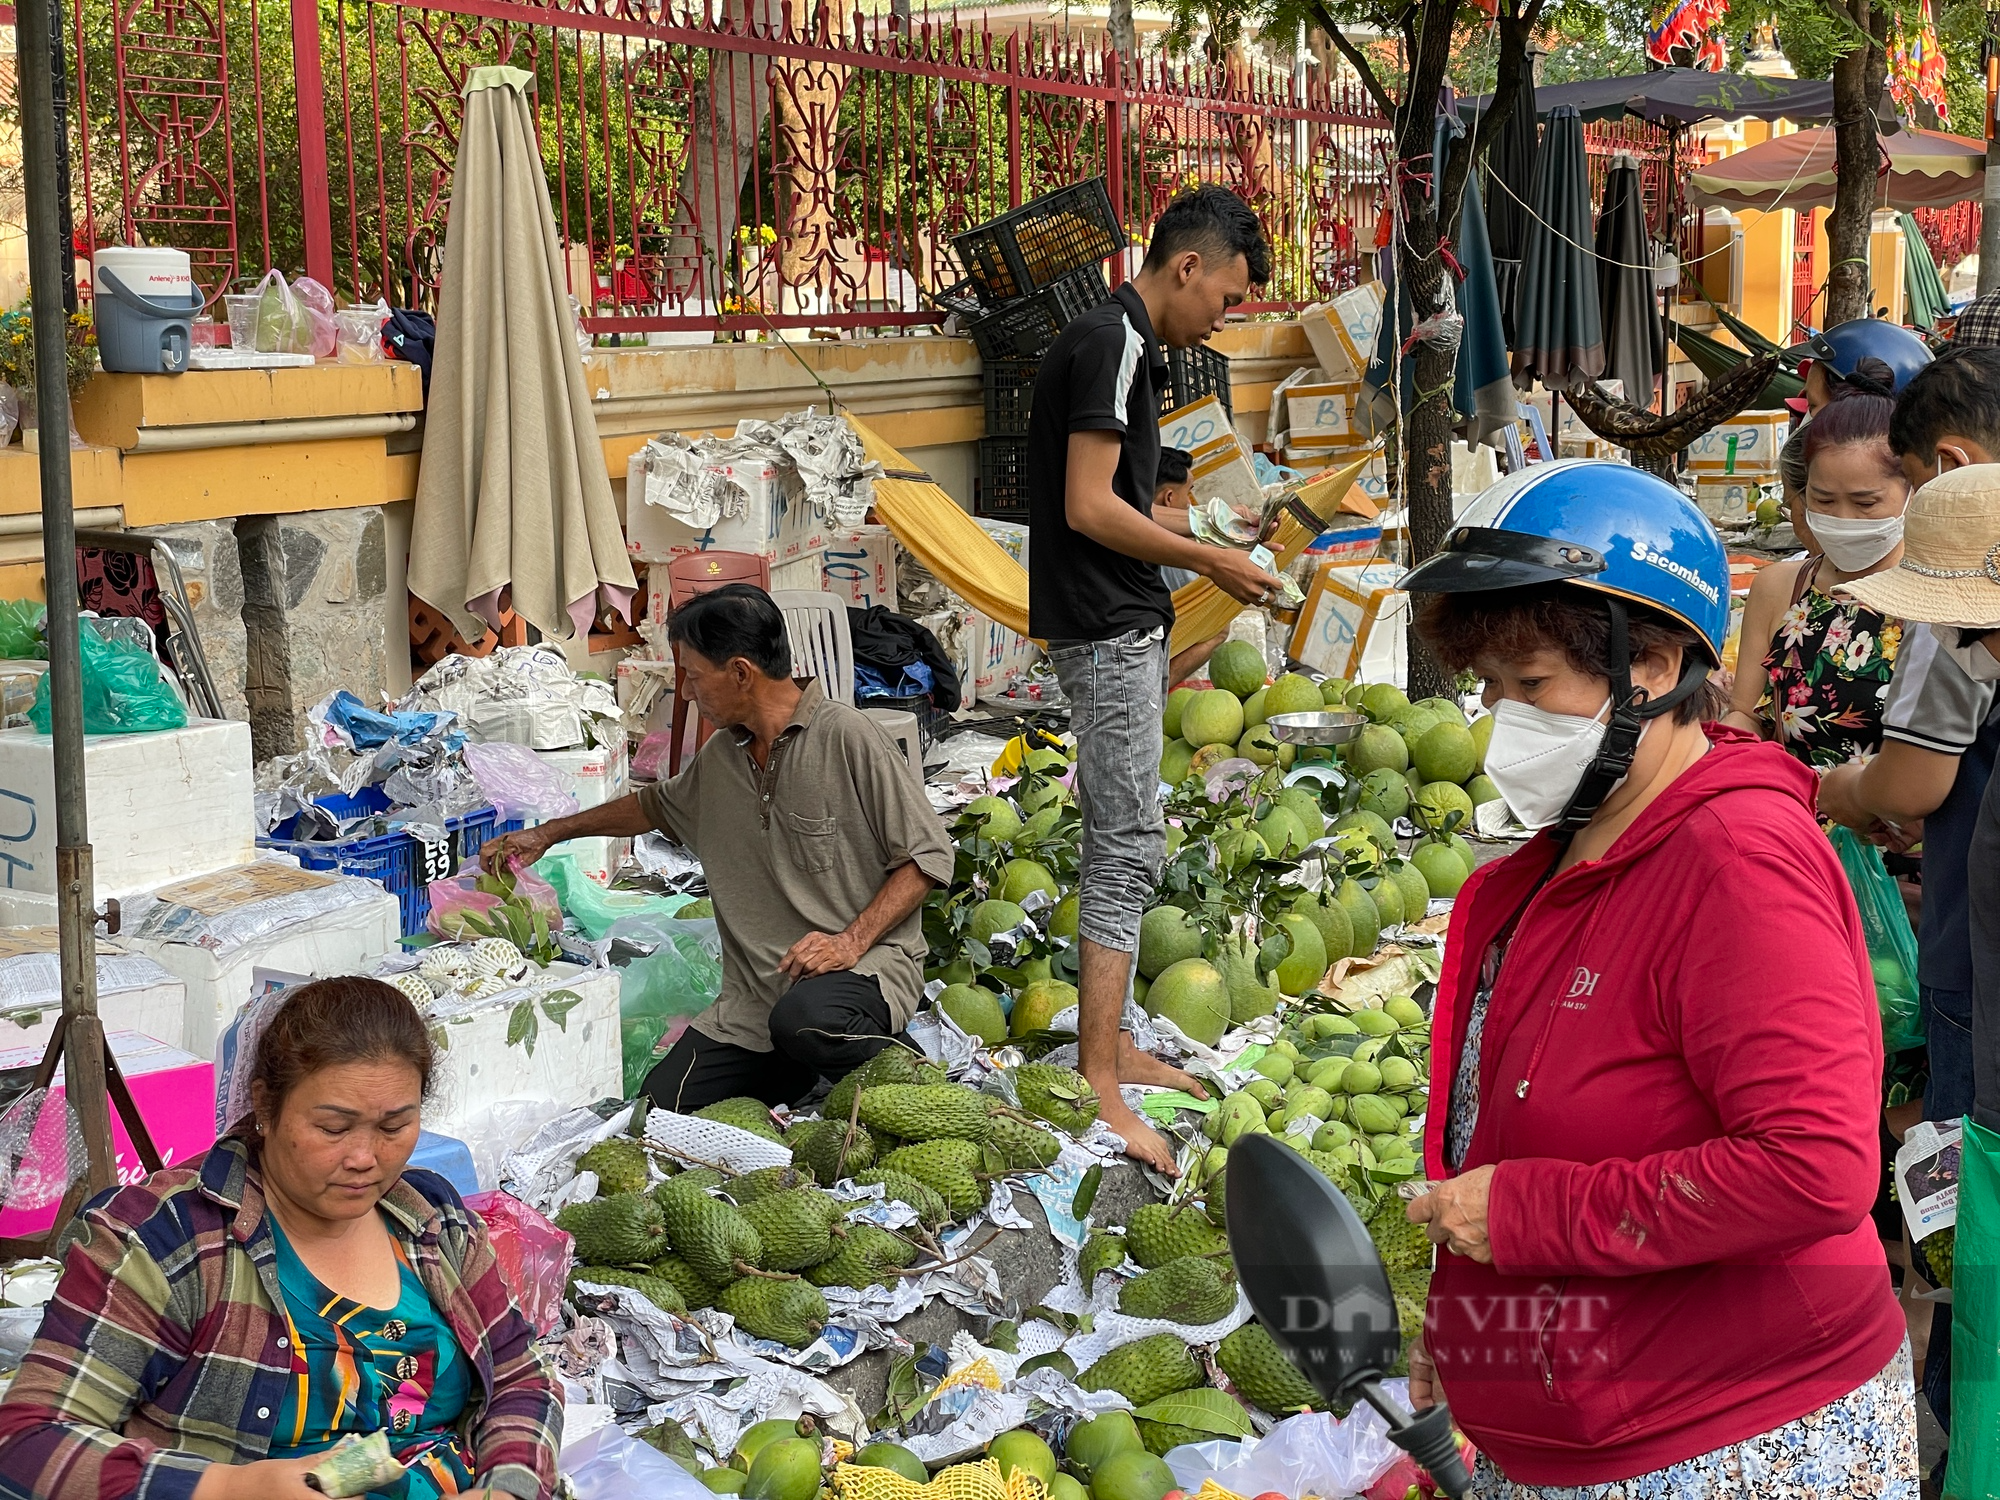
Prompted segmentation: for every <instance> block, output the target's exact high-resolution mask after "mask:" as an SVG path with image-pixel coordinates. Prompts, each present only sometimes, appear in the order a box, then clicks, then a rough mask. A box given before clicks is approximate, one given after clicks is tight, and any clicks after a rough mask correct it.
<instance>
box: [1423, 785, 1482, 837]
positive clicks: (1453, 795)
mask: <svg viewBox="0 0 2000 1500" xmlns="http://www.w3.org/2000/svg"><path fill="white" fill-rule="evenodd" d="M1451 813H1457V814H1458V815H1459V821H1460V822H1470V821H1471V819H1472V798H1470V797H1468V796H1467V795H1466V793H1465V788H1464V787H1462V786H1460V785H1459V784H1458V783H1457V782H1455V781H1427V782H1425V783H1424V789H1423V790H1422V791H1421V792H1418V793H1417V796H1416V811H1415V812H1414V813H1413V814H1412V816H1413V817H1414V818H1415V819H1416V821H1417V822H1419V823H1424V822H1428V823H1429V824H1430V825H1431V826H1432V827H1435V828H1442V827H1444V820H1445V818H1446V816H1447V815H1448V814H1451ZM1454 826H1456V825H1454Z"/></svg>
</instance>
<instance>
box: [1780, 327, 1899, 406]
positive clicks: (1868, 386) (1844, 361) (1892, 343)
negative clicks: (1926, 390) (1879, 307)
mask: <svg viewBox="0 0 2000 1500" xmlns="http://www.w3.org/2000/svg"><path fill="white" fill-rule="evenodd" d="M1787 352H1788V353H1790V354H1793V355H1796V356H1797V357H1798V358H1800V359H1802V360H1810V361H1811V362H1812V363H1814V364H1816V365H1824V366H1825V367H1826V372H1827V374H1828V376H1830V377H1831V378H1833V379H1835V380H1838V381H1840V382H1841V383H1843V384H1846V385H1851V386H1854V387H1855V388H1856V389H1858V390H1863V391H1866V392H1868V393H1869V394H1870V395H1873V396H1888V397H1891V398H1893V397H1895V396H1896V395H1898V394H1899V393H1900V392H1901V391H1902V389H1903V387H1904V386H1906V385H1908V384H1909V383H1910V381H1911V380H1912V379H1913V378H1914V377H1915V375H1916V373H1917V371H1919V370H1921V369H1922V368H1923V367H1924V366H1925V365H1927V364H1929V363H1930V362H1931V351H1930V346H1929V345H1928V344H1926V343H1925V342H1924V341H1923V340H1922V339H1921V338H1920V337H1918V336H1917V335H1916V334H1915V333H1913V332H1911V331H1910V330H1909V329H1907V328H1905V327H1903V326H1902V324H1900V323H1891V322H1890V321H1889V320H1888V319H1887V318H1850V319H1849V320H1848V321H1847V322H1845V323H1836V324H1834V325H1833V327H1831V328H1828V329H1826V330H1825V331H1823V332H1821V333H1816V334H1814V335H1813V336H1812V337H1811V338H1809V339H1807V340H1806V341H1805V342H1804V343H1802V344H1794V345H1793V346H1792V347H1791V349H1790V350H1788V351H1787ZM1864 359H1879V360H1881V361H1882V363H1883V364H1885V365H1887V366H1888V367H1889V371H1890V375H1891V377H1892V378H1891V380H1890V382H1889V384H1888V385H1887V386H1884V385H1883V384H1882V382H1881V381H1880V380H1877V379H1874V378H1872V377H1870V376H1868V375H1865V374H1863V373H1862V372H1861V370H1860V368H1859V367H1860V364H1861V361H1862V360H1864Z"/></svg>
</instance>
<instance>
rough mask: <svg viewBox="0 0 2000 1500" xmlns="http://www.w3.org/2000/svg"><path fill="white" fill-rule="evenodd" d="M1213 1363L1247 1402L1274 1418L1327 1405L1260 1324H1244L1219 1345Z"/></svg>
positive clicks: (1323, 1398)
mask: <svg viewBox="0 0 2000 1500" xmlns="http://www.w3.org/2000/svg"><path fill="white" fill-rule="evenodd" d="M1215 1362H1216V1363H1217V1364H1218V1365H1220V1366H1222V1373H1223V1374H1225V1375H1227V1376H1228V1377H1229V1383H1230V1384H1231V1385H1233V1386H1235V1387H1236V1389H1237V1391H1238V1392H1239V1393H1240V1394H1241V1395H1242V1396H1243V1398H1244V1399H1245V1400H1246V1401H1248V1402H1250V1403H1251V1404H1252V1405H1253V1406H1256V1407H1258V1408H1259V1409H1260V1410H1262V1411H1266V1412H1269V1413H1270V1414H1271V1415H1272V1416H1274V1417H1283V1416H1290V1415H1291V1414H1292V1413H1294V1412H1300V1411H1306V1410H1308V1409H1312V1410H1319V1409H1323V1408H1324V1407H1325V1405H1326V1398H1325V1397H1324V1396H1322V1395H1320V1393H1319V1392H1318V1391H1317V1390H1315V1389H1314V1388H1313V1385H1312V1382H1311V1381H1309V1380H1307V1379H1306V1378H1305V1376H1303V1375H1301V1374H1300V1373H1299V1371H1298V1367H1297V1366H1296V1365H1294V1364H1293V1363H1292V1362H1291V1360H1289V1359H1287V1358H1286V1357H1285V1351H1284V1350H1282V1349H1280V1348H1279V1347H1278V1344H1277V1340H1275V1339H1273V1338H1272V1337H1271V1335H1270V1334H1269V1333H1268V1332H1266V1331H1265V1329H1264V1325H1263V1324H1261V1323H1245V1324H1244V1325H1243V1326H1242V1327H1241V1328H1239V1329H1237V1330H1236V1331H1235V1332H1234V1333H1232V1334H1230V1335H1229V1337H1228V1338H1226V1339H1224V1340H1223V1341H1222V1342H1221V1343H1220V1344H1218V1345H1217V1346H1216V1350H1215Z"/></svg>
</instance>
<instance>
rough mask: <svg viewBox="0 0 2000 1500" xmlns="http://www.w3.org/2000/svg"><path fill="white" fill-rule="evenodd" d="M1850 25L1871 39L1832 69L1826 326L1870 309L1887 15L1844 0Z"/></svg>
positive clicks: (1863, 2) (1862, 0)
mask: <svg viewBox="0 0 2000 1500" xmlns="http://www.w3.org/2000/svg"><path fill="white" fill-rule="evenodd" d="M1847 6H1848V14H1849V15H1850V16H1852V17H1853V20H1854V24H1855V25H1857V26H1859V27H1860V28H1861V29H1862V30H1863V31H1865V32H1867V33H1868V35H1869V37H1870V38H1871V41H1870V43H1869V45H1867V46H1865V47H1856V48H1855V49H1854V50H1853V51H1852V52H1849V53H1848V54H1847V56H1845V57H1843V58H1841V59H1840V60H1839V61H1837V62H1835V63H1834V65H1833V131H1834V163H1835V171H1836V173H1837V180H1836V185H1835V187H1834V198H1833V212H1832V214H1830V215H1829V216H1828V218H1827V225H1826V227H1827V243H1828V245H1829V246H1830V247H1831V249H1832V259H1833V269H1832V270H1831V271H1830V272H1829V273H1828V274H1827V282H1826V321H1827V326H1828V327H1831V326H1833V325H1834V324H1836V323H1845V322H1847V321H1848V320H1850V319H1852V318H1865V317H1867V316H1868V314H1869V312H1870V311H1871V309H1870V307H1869V302H1870V300H1871V298H1872V296H1873V278H1872V277H1871V275H1870V273H1869V265H1868V238H1869V230H1870V226H1871V224H1872V223H1873V220H1874V214H1875V200H1876V196H1877V178H1876V173H1877V170H1878V169H1879V167H1880V165H1881V150H1880V147H1879V146H1878V145H1877V144H1876V139H1875V135H1876V130H1875V126H1876V121H1875V110H1876V107H1877V105H1879V104H1880V103H1881V100H1882V85H1883V81H1884V78H1885V77H1886V74H1887V71H1888V54H1887V49H1886V42H1887V38H1888V26H1889V17H1888V12H1887V11H1886V10H1884V9H1880V8H1877V7H1875V6H1873V5H1872V4H1871V0H1847Z"/></svg>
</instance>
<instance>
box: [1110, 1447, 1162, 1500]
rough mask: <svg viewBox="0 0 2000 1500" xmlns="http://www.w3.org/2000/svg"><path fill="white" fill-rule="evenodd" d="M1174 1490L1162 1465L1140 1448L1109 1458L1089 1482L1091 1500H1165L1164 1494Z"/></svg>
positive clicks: (1160, 1460) (1159, 1460)
mask: <svg viewBox="0 0 2000 1500" xmlns="http://www.w3.org/2000/svg"><path fill="white" fill-rule="evenodd" d="M1178 1488H1179V1485H1178V1484H1177V1483H1176V1482H1175V1480H1174V1471H1173V1470H1172V1469H1170V1468H1168V1467H1167V1465H1166V1461H1165V1460H1164V1459H1160V1458H1156V1457H1154V1456H1153V1455H1152V1454H1150V1453H1148V1452H1146V1451H1145V1450H1144V1449H1143V1448H1142V1449H1140V1450H1139V1451H1138V1452H1137V1453H1129V1452H1128V1453H1115V1454H1113V1455H1112V1456H1111V1457H1110V1458H1108V1459H1106V1460H1105V1461H1104V1462H1103V1463H1101V1464H1099V1465H1098V1466H1097V1468H1096V1470H1095V1471H1094V1472H1093V1473H1092V1475H1091V1479H1090V1495H1091V1500H1166V1494H1167V1491H1169V1490H1172V1489H1178Z"/></svg>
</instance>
